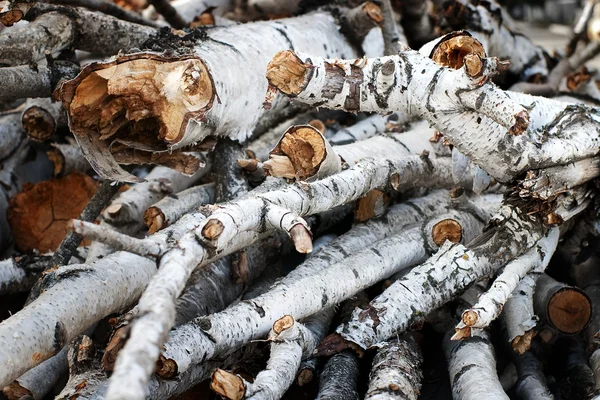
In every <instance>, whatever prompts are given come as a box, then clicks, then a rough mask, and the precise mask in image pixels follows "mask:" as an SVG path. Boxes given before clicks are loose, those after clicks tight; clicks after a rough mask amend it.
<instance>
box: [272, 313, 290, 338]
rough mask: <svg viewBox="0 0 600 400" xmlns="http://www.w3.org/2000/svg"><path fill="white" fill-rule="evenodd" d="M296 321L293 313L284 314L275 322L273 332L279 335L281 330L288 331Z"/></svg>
mask: <svg viewBox="0 0 600 400" xmlns="http://www.w3.org/2000/svg"><path fill="white" fill-rule="evenodd" d="M294 322H295V321H294V317H292V316H291V315H284V316H283V317H281V318H279V319H278V320H277V321H275V322H274V323H273V332H274V333H275V334H276V335H279V334H281V332H283V331H286V330H288V329H290V328H291V327H292V326H294Z"/></svg>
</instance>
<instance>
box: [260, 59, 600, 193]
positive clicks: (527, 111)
mask: <svg viewBox="0 0 600 400" xmlns="http://www.w3.org/2000/svg"><path fill="white" fill-rule="evenodd" d="M474 57H475V56H474ZM477 60H478V61H477ZM472 61H477V63H479V64H480V65H481V66H482V68H483V74H482V75H479V74H477V75H476V76H479V77H474V76H472V75H471V73H473V72H474V71H476V70H477V69H474V68H472V67H468V65H469V63H467V64H465V65H464V66H463V67H462V68H461V69H459V70H450V69H447V68H442V67H440V66H438V65H436V64H435V63H434V62H433V61H432V60H429V59H427V58H425V57H424V56H422V55H421V54H419V53H417V52H415V51H411V50H407V51H404V52H402V53H401V54H400V55H399V56H390V57H381V58H374V59H367V60H366V61H365V60H325V59H322V58H320V57H316V56H310V57H307V56H304V55H301V56H298V55H296V54H295V53H293V52H290V51H286V52H281V53H279V54H278V55H276V56H275V57H274V58H273V60H272V61H271V63H270V64H269V67H268V70H267V78H268V79H269V83H270V84H271V85H272V86H274V87H276V88H278V89H279V91H281V92H283V93H285V94H287V95H289V96H290V97H293V98H295V99H298V100H300V101H302V102H303V103H307V104H311V105H318V106H320V107H327V108H333V109H345V110H348V111H358V110H360V111H374V112H378V113H385V112H390V111H402V112H408V113H411V114H413V115H419V116H421V117H423V118H425V119H427V120H428V121H429V122H430V123H432V124H433V126H434V127H435V128H436V129H438V130H439V131H440V132H443V133H444V136H445V137H447V138H448V139H449V140H450V141H451V142H452V144H453V145H454V146H456V147H457V148H458V149H459V150H460V151H461V153H463V154H464V155H465V156H467V157H469V158H470V159H471V160H472V161H473V162H474V163H475V164H477V165H479V166H480V167H481V168H483V169H484V170H485V171H486V172H487V173H489V174H490V175H491V176H493V177H494V178H496V179H497V180H498V181H500V182H511V181H513V180H514V179H515V178H516V177H518V176H520V175H521V174H523V173H524V172H525V171H528V170H539V169H542V168H547V167H551V166H555V165H563V164H569V163H572V162H575V161H580V160H584V159H588V158H592V157H595V156H596V154H597V152H598V149H599V146H600V145H599V144H598V141H597V140H596V139H597V138H596V136H597V133H596V125H597V123H598V121H600V113H599V112H598V111H597V110H596V109H592V108H588V107H586V106H583V105H572V104H567V105H565V104H564V103H560V102H557V101H554V100H550V99H546V98H541V97H534V96H529V95H523V94H518V93H512V92H504V91H502V90H500V89H498V88H497V87H496V86H495V85H493V84H492V83H491V82H486V80H487V78H488V77H489V76H491V75H493V73H494V71H495V70H496V69H497V66H498V62H497V60H495V59H493V58H486V59H476V58H474V59H472ZM333 65H335V70H336V71H339V72H337V73H336V75H335V76H334V77H331V74H330V75H328V74H327V70H328V68H329V69H331V68H332V67H331V66H333ZM357 65H358V66H361V67H358V66H357ZM328 66H329V67H328ZM357 68H358V70H357ZM479 69H480V68H479ZM358 71H360V74H358ZM484 82H485V83H484ZM354 84H357V85H358V88H359V90H357V91H355V92H352V93H351V91H350V87H351V86H352V85H354ZM337 86H339V87H340V89H339V90H338V92H336V94H335V96H334V97H333V98H331V99H330V98H327V97H326V96H324V95H323V93H324V92H325V93H327V92H330V91H332V90H333V88H335V87H337ZM347 101H350V102H353V103H356V104H357V105H358V108H356V109H355V108H350V109H349V108H348V107H347V106H346V103H347ZM534 105H535V107H534ZM507 133H510V135H508V134H507ZM540 143H541V144H540ZM559 149H560V150H559ZM588 149H589V151H588ZM511 154H519V156H520V157H518V158H516V159H515V158H514V157H512V156H511ZM555 172H556V171H550V173H549V174H548V176H547V179H548V181H549V182H552V181H553V179H554V178H555V177H554V176H553V173H555ZM529 190H531V191H534V190H535V189H531V188H530V189H529Z"/></svg>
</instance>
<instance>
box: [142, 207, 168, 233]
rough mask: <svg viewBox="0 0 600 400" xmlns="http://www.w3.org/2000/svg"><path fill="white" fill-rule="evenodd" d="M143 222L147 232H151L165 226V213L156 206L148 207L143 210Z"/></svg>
mask: <svg viewBox="0 0 600 400" xmlns="http://www.w3.org/2000/svg"><path fill="white" fill-rule="evenodd" d="M144 222H145V223H146V226H147V227H148V233H149V234H152V233H155V232H158V231H160V230H161V229H162V228H164V227H166V226H167V221H166V220H165V214H163V212H162V211H161V210H160V208H158V207H150V208H148V209H146V211H144Z"/></svg>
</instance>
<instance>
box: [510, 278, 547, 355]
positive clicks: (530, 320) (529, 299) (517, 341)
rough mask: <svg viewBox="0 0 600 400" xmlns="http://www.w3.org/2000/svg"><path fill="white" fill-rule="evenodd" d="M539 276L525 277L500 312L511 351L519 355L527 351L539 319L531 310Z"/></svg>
mask: <svg viewBox="0 0 600 400" xmlns="http://www.w3.org/2000/svg"><path fill="white" fill-rule="evenodd" d="M539 276H540V274H538V273H533V272H532V273H529V274H527V275H525V277H524V278H523V279H521V282H519V284H518V285H517V287H516V288H515V290H514V291H513V293H512V294H511V297H510V298H509V299H508V300H507V301H506V304H505V306H504V310H503V312H502V315H503V317H504V322H505V324H506V330H507V333H508V340H509V342H510V343H511V346H512V348H513V350H515V351H516V352H517V353H519V354H523V353H524V352H525V351H527V350H529V347H530V346H531V339H532V338H533V336H535V333H536V332H535V331H534V329H533V328H535V326H536V325H537V322H538V320H539V318H538V317H537V316H536V315H535V311H534V310H533V292H534V290H535V283H536V281H537V279H538V277H539Z"/></svg>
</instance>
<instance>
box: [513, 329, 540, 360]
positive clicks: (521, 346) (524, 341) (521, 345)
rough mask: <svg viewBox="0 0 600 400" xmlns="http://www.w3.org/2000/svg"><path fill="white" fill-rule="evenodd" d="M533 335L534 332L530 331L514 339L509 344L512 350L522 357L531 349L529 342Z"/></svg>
mask: <svg viewBox="0 0 600 400" xmlns="http://www.w3.org/2000/svg"><path fill="white" fill-rule="evenodd" d="M535 335H536V332H535V330H533V329H530V330H528V331H527V332H525V333H524V334H523V335H521V336H517V337H515V338H514V339H513V340H512V342H511V346H512V348H513V350H514V351H516V352H517V353H519V354H521V355H523V354H524V353H525V352H526V351H527V350H529V348H530V347H531V341H532V340H533V338H534V337H535Z"/></svg>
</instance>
